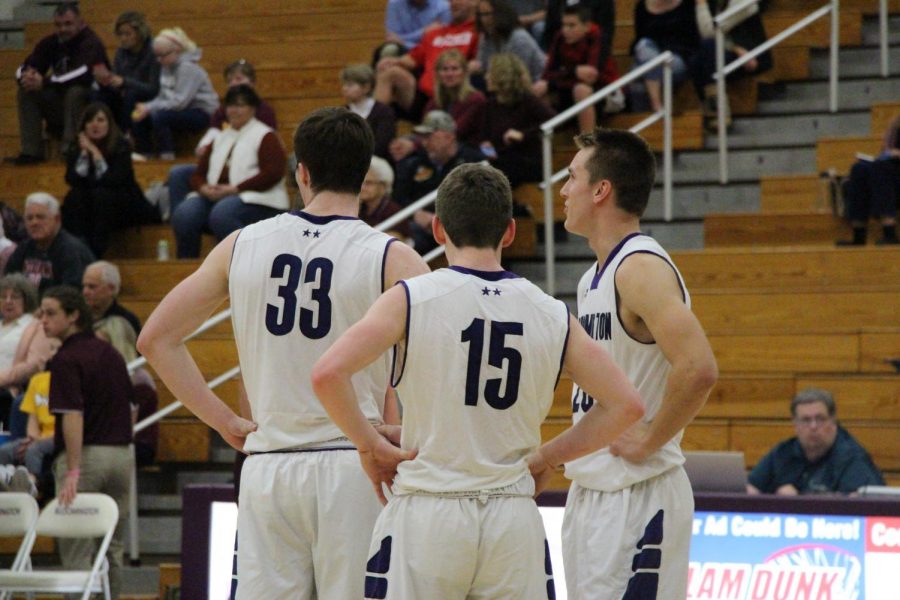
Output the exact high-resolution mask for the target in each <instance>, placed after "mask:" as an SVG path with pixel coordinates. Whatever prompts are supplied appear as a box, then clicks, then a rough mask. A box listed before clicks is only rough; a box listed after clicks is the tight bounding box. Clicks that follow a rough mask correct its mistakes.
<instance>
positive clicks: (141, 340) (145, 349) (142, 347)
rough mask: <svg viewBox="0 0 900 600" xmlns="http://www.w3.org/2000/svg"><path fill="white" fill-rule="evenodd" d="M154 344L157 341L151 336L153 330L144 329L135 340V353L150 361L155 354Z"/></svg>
mask: <svg viewBox="0 0 900 600" xmlns="http://www.w3.org/2000/svg"><path fill="white" fill-rule="evenodd" d="M156 343H157V339H156V337H155V336H154V334H153V330H152V329H149V328H147V327H144V329H143V330H142V331H141V334H140V335H139V336H138V339H137V351H138V352H140V353H141V354H142V355H143V356H144V357H146V358H147V360H150V359H151V357H152V356H154V355H155V353H156Z"/></svg>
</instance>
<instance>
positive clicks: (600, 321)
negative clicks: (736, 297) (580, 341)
mask: <svg viewBox="0 0 900 600" xmlns="http://www.w3.org/2000/svg"><path fill="white" fill-rule="evenodd" d="M635 253H647V254H655V255H656V256H659V257H660V259H661V260H664V261H666V263H668V264H669V266H671V267H672V270H673V271H674V272H675V275H676V277H677V278H678V283H679V285H681V290H682V293H683V295H684V302H685V304H687V305H688V307H690V305H691V298H690V295H689V294H688V292H687V288H686V287H685V285H684V280H683V279H682V278H681V274H680V273H679V272H678V269H676V268H675V265H674V263H673V262H672V259H671V258H670V257H669V255H668V253H666V251H665V250H663V248H662V246H660V245H659V243H657V242H656V240H654V239H653V238H651V237H649V236H647V235H644V234H641V233H634V234H631V235H629V236H627V237H626V238H625V239H624V240H622V241H621V242H620V243H619V244H618V245H617V246H616V247H615V248H614V249H613V251H612V252H610V254H609V257H608V258H607V259H606V263H605V264H604V265H603V267H602V268H600V267H599V264H597V263H595V264H594V266H593V267H592V268H591V269H589V270H588V271H587V272H586V273H585V274H584V275H583V276H582V278H581V281H579V283H578V320H579V321H580V322H581V325H582V326H583V327H584V328H585V330H586V331H587V332H588V334H589V335H590V336H591V338H593V339H594V340H596V341H597V342H599V343H600V345H601V346H602V347H603V349H604V350H606V351H607V352H608V353H609V354H610V356H611V357H612V359H613V361H614V362H615V363H616V364H617V365H618V366H619V368H621V369H622V371H624V372H625V375H627V376H628V379H629V380H630V381H631V383H632V384H634V386H635V387H636V388H637V391H638V392H639V393H640V396H641V400H642V401H643V404H644V421H646V422H649V421H651V420H652V419H653V417H654V416H655V415H656V413H657V412H658V411H659V407H660V405H661V403H662V399H663V394H664V393H665V387H666V380H667V379H668V377H669V372H670V371H671V368H672V366H671V364H670V363H669V361H667V360H666V357H665V356H663V353H662V351H661V350H660V349H659V347H658V346H657V345H656V344H655V343H644V342H639V341H637V340H635V339H634V338H632V337H631V336H630V335H629V334H628V332H627V331H625V328H624V327H622V321H621V320H620V318H619V314H618V310H617V302H616V297H617V293H616V282H615V277H616V271H617V270H618V268H619V265H620V264H622V261H623V260H625V259H626V258H627V257H628V256H630V255H632V254H635ZM593 403H594V399H593V398H591V397H590V396H589V395H587V394H586V393H585V392H582V390H581V388H579V387H578V386H577V385H576V386H574V389H573V393H572V421H573V422H575V423H577V422H578V421H579V420H580V419H581V418H582V417H583V416H584V414H585V412H586V411H587V410H589V409H590V407H591V406H592V405H593ZM681 435H682V432H679V433H678V434H677V435H676V436H675V437H674V438H673V439H671V440H670V441H669V442H667V443H666V444H665V445H664V446H663V447H662V448H660V449H659V450H657V451H656V452H655V453H654V454H653V455H651V456H650V457H649V458H647V460H646V461H644V462H643V463H641V464H634V463H630V462H628V461H626V460H625V459H622V458H618V457H615V456H613V455H612V454H610V453H609V449H608V448H603V449H601V450H598V451H597V452H594V453H592V454H589V455H587V456H584V457H582V458H579V459H578V460H575V461H572V462H571V463H567V464H566V477H568V478H569V479H571V480H572V481H575V482H577V483H578V484H579V485H581V486H583V487H586V488H590V489H594V490H598V491H603V492H608V491H616V490H620V489H622V488H626V487H629V486H631V485H633V484H635V483H638V482H640V481H645V480H647V479H649V478H651V477H655V476H656V475H659V474H660V473H663V472H664V471H667V470H668V469H670V468H672V467H673V466H676V465H680V464H682V463H683V462H684V456H683V455H682V454H681V448H680V446H679V444H680V442H681Z"/></svg>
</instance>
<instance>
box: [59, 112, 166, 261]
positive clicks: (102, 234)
mask: <svg viewBox="0 0 900 600" xmlns="http://www.w3.org/2000/svg"><path fill="white" fill-rule="evenodd" d="M78 131H79V133H78V140H77V141H78V143H77V145H76V146H74V147H73V148H72V149H71V150H70V151H69V153H68V154H67V156H66V183H68V184H69V185H70V186H71V189H70V190H69V193H68V194H66V198H65V201H64V202H63V206H62V221H63V227H65V228H66V230H68V231H69V233H71V234H73V235H75V236H78V237H81V238H83V239H84V240H85V241H86V242H87V244H88V246H90V248H91V250H92V251H93V252H94V254H95V255H96V256H97V257H98V258H99V257H101V256H102V255H103V253H104V252H105V251H106V247H107V245H108V242H109V234H110V232H111V231H113V230H115V229H120V228H123V227H128V226H132V225H140V224H143V223H159V222H160V219H159V213H158V212H157V210H156V208H155V207H154V206H152V205H151V204H150V203H149V202H147V199H146V198H145V197H144V193H143V192H142V191H141V188H140V187H139V186H138V183H137V180H136V179H135V177H134V167H133V165H132V164H131V146H130V144H129V143H128V142H127V140H125V139H124V137H123V136H122V133H121V131H119V128H118V126H117V125H116V123H115V121H114V120H113V116H112V113H111V112H110V110H109V108H108V107H107V106H106V105H105V104H101V103H99V102H95V103H93V104H89V105H88V106H87V107H86V108H85V109H84V112H83V113H82V114H81V120H80V122H79V126H78Z"/></svg>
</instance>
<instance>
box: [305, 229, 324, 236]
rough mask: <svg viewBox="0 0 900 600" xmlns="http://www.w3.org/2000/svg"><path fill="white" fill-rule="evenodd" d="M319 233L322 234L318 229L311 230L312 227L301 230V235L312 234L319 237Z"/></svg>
mask: <svg viewBox="0 0 900 600" xmlns="http://www.w3.org/2000/svg"><path fill="white" fill-rule="evenodd" d="M320 235H322V232H321V231H319V230H318V229H316V230H315V231H313V230H312V229H304V230H303V237H310V236H312V237H314V238H317V237H319V236H320Z"/></svg>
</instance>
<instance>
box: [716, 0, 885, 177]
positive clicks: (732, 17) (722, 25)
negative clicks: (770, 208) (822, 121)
mask: <svg viewBox="0 0 900 600" xmlns="http://www.w3.org/2000/svg"><path fill="white" fill-rule="evenodd" d="M757 2H758V0H745V2H741V3H739V4H737V5H735V6H734V7H732V8H729V9H728V10H726V11H724V12H722V13H721V14H718V15H716V17H715V18H714V19H713V23H714V25H715V28H716V72H715V74H714V75H713V77H714V78H715V80H716V95H717V97H716V113H717V114H716V116H717V125H718V138H719V182H720V183H722V184H726V183H728V132H727V127H726V123H725V115H726V112H727V104H726V103H727V102H728V97H727V96H726V95H725V80H726V78H727V77H728V75H730V74H731V73H733V72H734V71H736V70H737V69H740V68H741V67H742V66H744V65H745V64H747V63H748V62H750V61H751V60H753V59H754V58H756V57H757V56H759V55H760V54H762V53H763V52H765V51H767V50H769V49H770V48H773V47H774V46H776V45H778V44H779V43H781V42H782V41H783V40H785V39H787V38H788V37H790V36H792V35H794V34H795V33H797V32H798V31H800V30H801V29H804V28H806V27H808V26H809V25H811V24H812V23H813V22H815V21H816V20H818V19H820V18H822V17H824V16H825V15H827V14H829V13H831V41H830V47H829V110H830V111H831V112H833V113H834V112H837V110H838V35H839V33H840V21H839V19H840V17H839V14H838V13H839V9H840V0H831V1H830V2H829V4H826V5H825V6H822V7H821V8H819V9H818V10H815V11H813V12H812V13H810V14H809V15H807V16H806V17H804V18H802V19H800V20H799V21H797V22H796V23H794V24H793V25H791V26H790V27H788V28H787V29H785V30H784V31H782V32H780V33H778V34H777V35H775V36H774V37H772V38H770V39H768V40H767V41H765V42H763V43H762V44H760V45H759V46H757V47H756V48H754V49H752V50H750V51H748V52H747V53H746V54H744V55H743V56H740V57H738V58H736V59H735V60H733V61H731V62H730V63H728V64H727V65H726V64H725V34H726V33H728V32H729V31H730V30H731V29H733V28H734V27H735V26H736V25H738V24H739V23H741V22H742V21H743V20H744V19H746V18H748V17H749V16H750V15H751V13H748V14H746V15H744V16H743V17H741V16H740V15H738V13H739V12H741V11H744V10H746V9H747V8H748V7H750V6H751V5H753V4H756V3H757ZM736 17H737V18H736ZM885 37H886V36H885Z"/></svg>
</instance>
